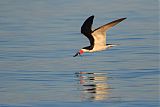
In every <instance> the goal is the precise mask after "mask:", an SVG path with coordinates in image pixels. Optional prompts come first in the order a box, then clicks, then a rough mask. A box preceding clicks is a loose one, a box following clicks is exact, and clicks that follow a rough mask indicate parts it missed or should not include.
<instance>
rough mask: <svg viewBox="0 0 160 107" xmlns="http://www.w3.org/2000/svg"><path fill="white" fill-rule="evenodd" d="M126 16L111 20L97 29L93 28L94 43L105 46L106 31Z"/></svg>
mask: <svg viewBox="0 0 160 107" xmlns="http://www.w3.org/2000/svg"><path fill="white" fill-rule="evenodd" d="M124 19H126V18H121V19H118V20H115V21H112V22H110V23H107V24H105V25H103V26H101V27H99V28H97V29H95V30H94V31H93V32H92V35H93V38H94V44H95V45H101V46H106V31H107V30H108V29H109V28H111V27H113V26H115V25H116V24H118V23H119V22H121V21H123V20H124Z"/></svg>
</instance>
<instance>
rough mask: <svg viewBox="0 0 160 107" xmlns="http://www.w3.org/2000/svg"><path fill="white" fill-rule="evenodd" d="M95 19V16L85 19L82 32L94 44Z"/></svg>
mask: <svg viewBox="0 0 160 107" xmlns="http://www.w3.org/2000/svg"><path fill="white" fill-rule="evenodd" d="M93 19H94V16H90V17H89V18H87V19H86V20H85V22H84V23H83V25H82V27H81V33H82V34H84V35H85V36H86V37H87V38H88V39H89V41H90V45H94V38H93V36H92V35H91V33H92V24H93Z"/></svg>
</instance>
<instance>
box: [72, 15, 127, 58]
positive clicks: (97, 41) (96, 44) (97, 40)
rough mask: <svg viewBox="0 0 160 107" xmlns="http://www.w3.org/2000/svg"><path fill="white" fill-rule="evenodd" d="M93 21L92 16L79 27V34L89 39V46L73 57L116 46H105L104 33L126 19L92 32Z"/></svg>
mask: <svg viewBox="0 0 160 107" xmlns="http://www.w3.org/2000/svg"><path fill="white" fill-rule="evenodd" d="M93 19H94V16H90V17H89V18H87V19H86V20H85V22H84V23H83V25H82V27H81V33H82V34H84V35H85V36H86V37H87V38H88V39H89V41H90V46H86V47H83V48H82V49H80V50H79V51H78V52H77V53H76V54H75V55H74V56H73V57H76V56H78V55H81V54H83V53H84V52H96V51H102V50H106V49H108V48H111V47H113V46H116V45H115V44H106V31H107V30H108V29H109V28H111V27H113V26H115V25H116V24H118V23H119V22H121V21H123V20H124V19H126V18H121V19H117V20H115V21H112V22H110V23H107V24H105V25H103V26H101V27H99V28H97V29H95V30H93V31H92V24H93Z"/></svg>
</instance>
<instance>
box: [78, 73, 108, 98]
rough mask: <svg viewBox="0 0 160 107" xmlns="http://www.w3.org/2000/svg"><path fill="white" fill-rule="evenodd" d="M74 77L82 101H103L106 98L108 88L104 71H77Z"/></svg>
mask: <svg viewBox="0 0 160 107" xmlns="http://www.w3.org/2000/svg"><path fill="white" fill-rule="evenodd" d="M76 77H77V78H78V89H79V90H80V91H81V95H80V96H81V99H82V100H83V101H84V100H85V101H86V100H89V101H103V100H106V99H107V98H108V96H109V89H110V88H109V85H108V84H107V79H108V78H107V75H106V73H91V72H90V73H88V72H78V73H76Z"/></svg>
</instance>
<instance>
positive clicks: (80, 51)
mask: <svg viewBox="0 0 160 107" xmlns="http://www.w3.org/2000/svg"><path fill="white" fill-rule="evenodd" d="M83 53H84V50H83V49H80V50H79V51H78V52H77V53H76V54H75V55H74V56H73V57H76V56H78V55H82V54H83Z"/></svg>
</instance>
